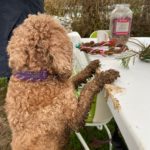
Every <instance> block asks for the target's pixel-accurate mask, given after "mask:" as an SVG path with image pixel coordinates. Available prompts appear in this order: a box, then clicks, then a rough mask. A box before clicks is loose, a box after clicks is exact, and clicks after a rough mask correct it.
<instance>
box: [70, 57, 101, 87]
mask: <svg viewBox="0 0 150 150" xmlns="http://www.w3.org/2000/svg"><path fill="white" fill-rule="evenodd" d="M98 67H100V62H99V60H94V61H91V62H90V64H89V65H88V66H87V67H86V68H85V69H83V70H82V71H81V72H79V73H78V74H77V75H75V76H74V77H72V82H73V85H74V87H75V89H77V88H78V86H79V85H80V84H82V83H86V82H87V79H88V78H90V77H92V75H93V74H95V72H96V69H97V68H98Z"/></svg>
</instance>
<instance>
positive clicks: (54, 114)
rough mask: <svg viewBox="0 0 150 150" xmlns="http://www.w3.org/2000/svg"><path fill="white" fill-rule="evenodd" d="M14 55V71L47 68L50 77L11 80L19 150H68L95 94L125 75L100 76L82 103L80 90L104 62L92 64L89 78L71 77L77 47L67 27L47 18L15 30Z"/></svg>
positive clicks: (9, 103)
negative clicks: (69, 35) (70, 139)
mask: <svg viewBox="0 0 150 150" xmlns="http://www.w3.org/2000/svg"><path fill="white" fill-rule="evenodd" d="M8 54H9V66H10V67H11V68H12V71H13V72H14V73H15V72H18V71H31V72H38V71H40V70H47V71H48V72H49V74H50V75H49V77H48V78H47V79H46V80H44V81H37V82H31V81H22V80H19V79H17V78H15V76H13V75H12V76H11V79H10V82H9V86H8V91H7V97H6V112H7V116H8V121H9V124H10V127H11V130H12V144H11V145H12V149H13V150H61V149H65V148H64V146H65V144H66V142H67V141H68V140H67V139H68V137H69V136H68V135H69V134H70V131H71V130H77V129H78V128H79V127H80V126H81V125H82V123H83V120H84V119H85V117H86V115H87V111H88V110H89V106H90V104H91V102H92V99H93V96H94V95H95V94H96V93H97V92H99V90H101V89H102V88H103V86H104V84H105V83H111V82H113V81H114V80H115V79H116V78H117V77H118V76H119V73H118V72H116V71H114V70H109V71H106V72H102V73H98V74H97V75H96V77H95V78H94V79H93V80H92V81H91V82H89V83H87V84H86V86H85V87H84V88H83V90H82V92H81V96H80V97H79V99H78V100H77V98H76V96H75V94H74V89H75V88H77V86H78V85H79V84H81V82H85V81H86V79H87V78H89V77H90V76H92V74H94V73H95V71H96V69H97V68H98V67H99V61H94V62H92V63H91V64H90V65H89V66H88V67H87V68H86V69H85V72H86V74H85V73H84V71H83V72H82V73H81V74H82V75H81V74H79V75H78V76H76V77H73V78H71V74H72V44H71V42H70V40H69V38H68V36H67V33H66V31H65V30H64V28H63V27H62V26H61V25H60V24H59V23H58V22H57V21H55V20H54V19H53V18H52V17H51V16H49V15H46V14H38V15H30V16H29V17H28V18H27V19H26V20H25V21H24V23H23V24H22V25H20V26H19V27H18V28H16V29H15V31H14V35H13V36H12V38H11V40H10V42H9V45H8ZM87 70H89V71H87ZM87 72H88V75H87ZM112 73H114V74H112ZM111 74H112V76H111V77H110V75H111ZM105 75H106V78H105ZM109 77H110V78H109ZM107 79H108V80H107ZM74 85H75V86H74Z"/></svg>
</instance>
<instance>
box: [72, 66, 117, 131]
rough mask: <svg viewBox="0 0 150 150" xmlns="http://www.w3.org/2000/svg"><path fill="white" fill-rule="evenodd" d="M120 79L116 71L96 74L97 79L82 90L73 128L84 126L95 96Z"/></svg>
mask: <svg viewBox="0 0 150 150" xmlns="http://www.w3.org/2000/svg"><path fill="white" fill-rule="evenodd" d="M118 77H119V72H117V71H115V70H112V69H110V70H107V71H105V72H100V73H98V74H96V76H95V78H94V79H93V80H92V81H90V82H88V83H87V84H86V85H85V86H84V87H83V89H82V91H81V94H80V97H79V99H78V107H77V110H76V114H75V118H73V122H72V125H73V128H74V129H75V130H77V129H78V128H79V127H81V126H83V125H84V123H85V122H84V121H85V119H86V116H87V114H88V112H89V110H90V106H91V103H92V100H93V99H94V96H95V95H96V94H97V93H98V92H100V91H101V90H102V89H103V87H104V85H105V84H111V83H112V82H114V81H115V80H116V79H117V78H118Z"/></svg>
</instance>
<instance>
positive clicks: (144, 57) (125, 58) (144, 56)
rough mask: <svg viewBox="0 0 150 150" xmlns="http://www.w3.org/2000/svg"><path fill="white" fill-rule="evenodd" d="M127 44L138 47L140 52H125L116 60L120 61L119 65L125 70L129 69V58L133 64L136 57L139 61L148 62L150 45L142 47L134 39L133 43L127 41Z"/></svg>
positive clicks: (142, 45) (139, 42) (149, 60)
mask: <svg viewBox="0 0 150 150" xmlns="http://www.w3.org/2000/svg"><path fill="white" fill-rule="evenodd" d="M129 42H131V43H133V44H135V45H137V46H139V47H140V48H141V50H140V51H139V52H136V51H135V50H129V51H126V52H124V53H122V54H120V56H119V57H118V56H117V58H118V59H121V62H122V63H121V64H122V65H123V67H125V68H129V62H130V60H131V58H133V64H134V62H135V58H136V57H137V56H138V57H139V59H140V60H141V61H145V62H150V45H144V44H143V43H142V42H141V41H139V40H137V39H134V41H133V40H132V41H131V40H129Z"/></svg>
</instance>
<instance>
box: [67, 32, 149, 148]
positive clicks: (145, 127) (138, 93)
mask: <svg viewBox="0 0 150 150" xmlns="http://www.w3.org/2000/svg"><path fill="white" fill-rule="evenodd" d="M70 37H71V39H72V41H73V44H74V51H75V50H76V49H75V44H77V43H78V42H81V41H82V42H88V41H91V40H95V41H96V39H90V38H84V39H80V37H79V35H78V34H77V33H73V34H70ZM137 39H138V40H140V41H141V42H143V43H145V44H150V38H137ZM128 45H129V47H130V48H131V49H132V48H134V49H137V50H138V48H137V47H136V46H135V45H133V44H128ZM80 53H81V54H82V55H83V52H80ZM81 54H79V55H81ZM88 58H89V60H94V59H100V61H101V66H102V70H106V69H110V68H113V69H116V70H118V71H119V72H120V75H121V77H120V78H119V79H118V80H117V81H116V82H115V83H114V84H115V85H118V86H120V87H122V88H124V89H125V90H124V92H123V93H120V94H116V95H114V98H116V99H118V100H119V104H120V106H121V109H120V110H119V111H118V110H116V109H114V105H113V103H112V99H111V98H110V97H109V100H108V102H107V103H108V106H109V108H110V110H111V112H112V114H113V116H114V119H115V120H116V123H117V124H118V126H119V129H120V131H121V133H122V135H123V137H124V139H125V142H126V144H127V146H128V148H129V150H150V129H149V127H150V63H145V62H142V61H140V60H139V59H136V60H135V63H134V65H133V64H132V62H131V63H130V68H129V69H125V68H123V66H121V62H120V61H119V60H116V59H115V58H114V57H113V56H108V57H103V56H100V55H88Z"/></svg>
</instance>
